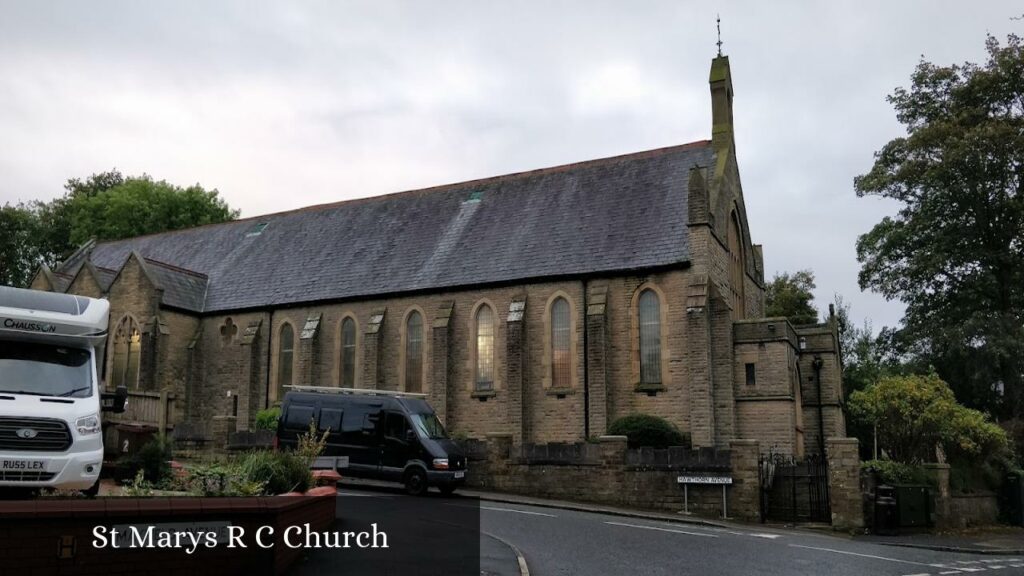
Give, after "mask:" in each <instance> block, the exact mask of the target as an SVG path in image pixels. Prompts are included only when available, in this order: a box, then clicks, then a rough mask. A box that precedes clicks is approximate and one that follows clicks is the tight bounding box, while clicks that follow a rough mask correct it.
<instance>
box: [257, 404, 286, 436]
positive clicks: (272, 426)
mask: <svg viewBox="0 0 1024 576" xmlns="http://www.w3.org/2000/svg"><path fill="white" fill-rule="evenodd" d="M280 418H281V409H280V408H277V407H274V408H267V409H266V410H260V411H259V412H257V413H256V429H257V430H277V421H278V420H279V419H280Z"/></svg>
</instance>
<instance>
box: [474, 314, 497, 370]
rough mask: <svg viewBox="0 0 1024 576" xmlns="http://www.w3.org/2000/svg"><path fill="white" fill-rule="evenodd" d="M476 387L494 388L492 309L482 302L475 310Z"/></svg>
mask: <svg viewBox="0 0 1024 576" xmlns="http://www.w3.org/2000/svg"><path fill="white" fill-rule="evenodd" d="M475 336H476V389H477V390H493V389H494V310H492V309H491V307H490V306H488V305H486V304H484V305H483V306H481V307H480V309H479V310H477V312H476V335H475Z"/></svg>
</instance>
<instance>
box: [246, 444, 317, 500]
mask: <svg viewBox="0 0 1024 576" xmlns="http://www.w3.org/2000/svg"><path fill="white" fill-rule="evenodd" d="M238 467H239V471H240V472H241V474H242V476H243V477H244V478H245V479H246V480H248V481H250V482H255V483H260V484H262V485H263V489H264V491H265V492H267V493H269V494H284V493H285V492H293V491H295V492H305V491H306V490H309V488H310V487H311V486H312V485H313V475H312V473H311V472H310V470H309V464H308V462H307V461H306V460H305V459H304V458H303V457H302V456H301V455H300V454H298V453H296V452H290V451H280V452H272V451H265V450H260V451H254V452H249V453H248V454H246V455H245V457H243V458H242V461H241V462H240V463H239V465H238Z"/></svg>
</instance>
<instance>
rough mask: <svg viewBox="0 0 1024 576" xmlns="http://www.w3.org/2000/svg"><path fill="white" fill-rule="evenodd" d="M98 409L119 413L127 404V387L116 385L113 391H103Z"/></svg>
mask: <svg viewBox="0 0 1024 576" xmlns="http://www.w3.org/2000/svg"><path fill="white" fill-rule="evenodd" d="M100 402H101V404H100V409H101V410H102V411H103V412H113V413H114V414H121V413H123V412H124V410H125V408H126V407H127V406H128V388H126V387H124V386H118V387H117V389H116V390H114V391H113V392H104V393H103V394H102V395H101V396H100Z"/></svg>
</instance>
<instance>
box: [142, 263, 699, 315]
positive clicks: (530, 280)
mask: <svg viewBox="0 0 1024 576" xmlns="http://www.w3.org/2000/svg"><path fill="white" fill-rule="evenodd" d="M690 265H691V262H690V261H689V260H681V261H679V262H675V263H673V264H660V265H658V266H646V267H641V268H620V269H614V270H603V271H600V272H581V273H577V274H554V275H549V276H529V277H525V278H513V279H510V280H497V281H493V282H479V283H475V284H453V285H451V286H436V287H432V288H420V289H416V290H399V291H394V292H381V293H379V294H360V295H357V296H348V297H344V298H324V299H320V300H304V301H300V302H289V303H287V304H280V305H276V306H266V305H263V306H247V307H242V308H223V309H217V310H204V311H202V312H196V311H194V310H188V309H185V308H181V307H180V306H172V305H167V304H163V303H161V304H160V308H161V309H164V310H173V311H178V312H185V313H188V314H191V315H193V316H198V317H200V318H205V317H211V316H224V315H226V314H246V313H253V312H273V311H276V310H291V309H294V308H308V307H311V306H319V305H334V304H343V303H346V302H358V301H361V300H383V299H387V298H404V297H409V296H417V295H420V294H433V293H438V292H459V291H464V290H471V289H491V288H503V287H507V286H515V285H517V284H536V283H540V282H566V281H582V280H595V279H600V278H619V277H622V276H630V275H636V274H656V273H659V272H671V271H673V270H686V269H687V268H690Z"/></svg>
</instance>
